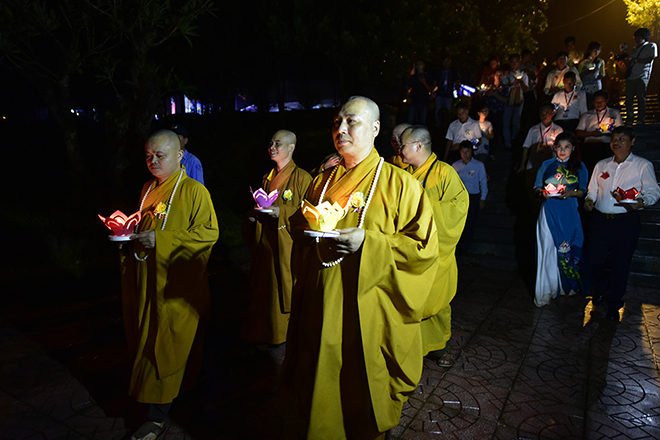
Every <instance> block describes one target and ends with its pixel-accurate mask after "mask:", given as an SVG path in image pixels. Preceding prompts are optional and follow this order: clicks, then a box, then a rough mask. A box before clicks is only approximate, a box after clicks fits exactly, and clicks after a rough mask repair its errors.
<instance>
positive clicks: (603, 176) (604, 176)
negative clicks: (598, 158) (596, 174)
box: [600, 171, 610, 179]
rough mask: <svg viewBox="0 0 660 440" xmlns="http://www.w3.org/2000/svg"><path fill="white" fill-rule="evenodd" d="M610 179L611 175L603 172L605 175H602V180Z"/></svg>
mask: <svg viewBox="0 0 660 440" xmlns="http://www.w3.org/2000/svg"><path fill="white" fill-rule="evenodd" d="M608 177H610V173H608V172H607V171H603V174H601V175H600V178H601V179H607V178H608Z"/></svg>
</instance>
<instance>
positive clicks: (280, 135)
mask: <svg viewBox="0 0 660 440" xmlns="http://www.w3.org/2000/svg"><path fill="white" fill-rule="evenodd" d="M273 139H280V140H281V141H282V142H283V143H285V144H286V145H291V144H293V145H296V142H297V141H298V140H297V139H296V135H295V133H294V132H292V131H289V130H278V131H276V132H275V134H274V135H273Z"/></svg>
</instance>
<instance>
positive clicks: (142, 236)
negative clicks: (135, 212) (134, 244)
mask: <svg viewBox="0 0 660 440" xmlns="http://www.w3.org/2000/svg"><path fill="white" fill-rule="evenodd" d="M133 240H137V241H139V242H140V244H141V245H142V246H144V247H145V249H153V248H155V247H156V232H154V231H142V232H140V233H139V234H135V235H134V236H133Z"/></svg>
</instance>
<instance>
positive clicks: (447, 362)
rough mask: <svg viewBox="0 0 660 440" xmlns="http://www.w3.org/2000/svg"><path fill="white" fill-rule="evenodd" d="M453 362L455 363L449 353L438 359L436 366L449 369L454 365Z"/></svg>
mask: <svg viewBox="0 0 660 440" xmlns="http://www.w3.org/2000/svg"><path fill="white" fill-rule="evenodd" d="M454 362H455V360H454V357H453V356H452V355H451V353H449V352H447V353H445V354H444V355H443V356H442V357H441V358H440V359H438V366H439V367H443V368H449V367H451V366H452V365H454Z"/></svg>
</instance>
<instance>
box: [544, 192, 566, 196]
mask: <svg viewBox="0 0 660 440" xmlns="http://www.w3.org/2000/svg"><path fill="white" fill-rule="evenodd" d="M545 196H546V197H561V196H563V194H560V193H554V194H546V195H545Z"/></svg>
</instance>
